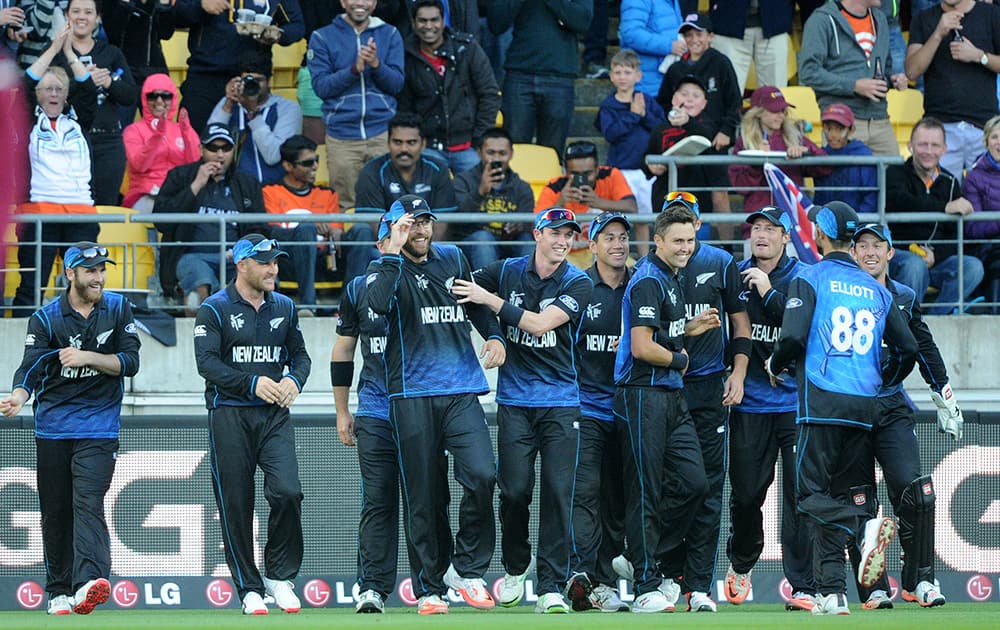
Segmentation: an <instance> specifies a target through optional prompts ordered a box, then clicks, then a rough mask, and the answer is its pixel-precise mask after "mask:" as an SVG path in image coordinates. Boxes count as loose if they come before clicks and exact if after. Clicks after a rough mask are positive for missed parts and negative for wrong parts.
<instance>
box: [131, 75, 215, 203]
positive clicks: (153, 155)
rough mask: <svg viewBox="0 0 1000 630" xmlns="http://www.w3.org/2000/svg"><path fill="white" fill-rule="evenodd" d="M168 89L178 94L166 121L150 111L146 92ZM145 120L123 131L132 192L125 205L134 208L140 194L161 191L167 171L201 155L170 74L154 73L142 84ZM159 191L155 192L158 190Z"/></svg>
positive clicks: (196, 137)
mask: <svg viewBox="0 0 1000 630" xmlns="http://www.w3.org/2000/svg"><path fill="white" fill-rule="evenodd" d="M163 91H168V92H170V93H172V94H173V95H174V98H173V100H172V101H171V103H170V113H169V114H168V115H167V118H166V120H157V121H155V122H156V124H155V125H154V120H153V115H152V114H151V113H150V112H149V103H148V102H147V98H146V95H147V94H149V93H150V92H163ZM140 98H141V99H142V120H137V121H135V122H134V123H132V124H131V125H129V126H128V127H126V128H125V131H124V132H122V137H123V139H124V140H125V156H126V157H127V158H128V192H127V193H126V194H125V199H124V200H123V201H122V205H124V206H125V207H126V208H131V207H132V204H134V203H135V202H136V201H137V200H138V199H139V198H140V197H142V196H143V195H145V194H149V193H152V192H153V191H158V190H159V187H160V185H162V184H163V180H164V179H166V177H167V172H168V171H169V170H170V169H172V168H173V167H175V166H180V165H181V164H189V163H191V162H194V161H196V160H197V159H198V158H199V157H200V156H201V151H200V150H199V144H200V140H199V139H198V134H197V133H195V131H194V129H193V128H192V127H191V124H190V123H189V122H188V119H187V112H186V111H185V112H182V113H181V115H180V116H178V115H177V107H178V101H179V100H180V97H179V95H178V93H177V86H175V85H174V82H173V80H172V79H171V78H170V76H169V75H166V74H154V75H151V76H150V77H149V78H147V79H146V81H145V82H144V83H143V84H142V94H141V95H140ZM154 194H155V193H154Z"/></svg>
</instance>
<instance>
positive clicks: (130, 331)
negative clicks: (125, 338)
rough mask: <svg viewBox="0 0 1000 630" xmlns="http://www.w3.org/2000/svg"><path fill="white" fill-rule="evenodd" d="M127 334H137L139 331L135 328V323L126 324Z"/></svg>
mask: <svg viewBox="0 0 1000 630" xmlns="http://www.w3.org/2000/svg"><path fill="white" fill-rule="evenodd" d="M125 332H126V333H128V334H130V335H134V334H136V332H137V329H136V327H135V322H129V323H127V324H125Z"/></svg>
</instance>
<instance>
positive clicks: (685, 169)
mask: <svg viewBox="0 0 1000 630" xmlns="http://www.w3.org/2000/svg"><path fill="white" fill-rule="evenodd" d="M707 105H708V90H707V89H706V88H705V84H704V83H703V82H702V80H701V79H700V78H698V77H696V76H695V75H693V74H689V75H687V76H685V77H682V78H681V79H680V80H679V81H678V82H677V87H676V89H675V90H674V95H673V98H672V99H671V101H670V106H671V109H670V113H669V115H668V117H667V122H666V123H664V124H662V125H660V126H659V127H657V128H656V129H654V130H653V132H652V133H651V134H650V136H649V144H648V145H647V147H646V153H647V154H660V153H663V152H664V151H666V150H667V149H669V148H671V147H672V146H674V145H675V144H677V143H678V142H680V141H681V140H683V139H684V138H687V137H689V136H703V137H705V138H708V137H709V134H710V133H711V128H710V127H709V126H708V125H707V124H706V123H705V121H704V119H703V118H702V114H704V112H705V107H706V106H707ZM643 170H645V171H646V172H647V173H649V174H650V175H655V176H656V180H655V181H654V182H653V193H652V197H651V198H650V203H651V204H652V207H653V208H654V209H655V212H659V211H660V209H661V207H662V205H663V198H664V197H665V196H666V194H667V193H668V192H670V189H669V187H668V180H669V176H668V173H667V167H666V165H664V164H645V163H643ZM710 173H711V169H710V168H709V167H706V166H705V165H688V166H682V167H680V168H678V170H677V186H678V188H681V189H684V190H688V189H692V188H695V189H696V188H701V187H705V186H712V185H714V184H713V181H712V179H711V178H710ZM707 192H708V191H705V190H699V191H697V192H696V193H695V194H696V195H697V196H698V198H699V199H698V205H699V206H703V207H706V208H707V207H708V206H707V205H706V204H703V203H702V202H703V201H704V199H703V197H704V196H707ZM728 211H729V210H728V206H727V209H726V210H725V212H728ZM704 228H705V230H706V231H705V232H704V233H702V234H700V235H699V236H700V237H703V238H707V237H708V224H707V223H706V224H704ZM640 253H643V252H642V251H641V250H640Z"/></svg>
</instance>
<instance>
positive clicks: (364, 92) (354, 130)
mask: <svg viewBox="0 0 1000 630" xmlns="http://www.w3.org/2000/svg"><path fill="white" fill-rule="evenodd" d="M341 3H342V4H343V5H344V8H345V10H346V11H345V13H344V14H343V15H338V16H337V17H336V18H334V20H333V22H331V23H330V24H328V25H327V26H324V27H323V28H321V29H318V30H316V31H314V32H313V34H312V36H311V37H310V38H309V52H308V53H307V56H308V59H309V73H310V75H311V76H312V87H313V91H314V92H315V93H316V96H318V97H319V98H321V99H323V116H324V117H325V118H326V155H327V168H328V169H329V171H330V186H331V187H333V189H334V190H336V191H337V192H338V193H339V195H340V207H341V208H342V209H344V210H346V209H348V208H353V207H354V185H355V183H356V181H357V179H358V174H359V173H360V172H361V169H362V167H364V165H365V163H366V162H367V161H368V160H371V159H374V158H376V157H378V156H380V155H382V154H383V153H384V152H385V145H386V143H387V141H388V138H389V136H388V130H389V120H390V119H391V118H392V117H393V116H395V115H396V95H397V94H399V91H400V90H401V89H403V76H404V75H403V39H402V37H400V35H399V31H398V30H396V28H395V27H394V26H392V25H390V24H386V23H385V22H383V21H382V20H381V19H380V18H377V17H373V16H372V11H373V10H374V9H375V4H376V2H375V0H341Z"/></svg>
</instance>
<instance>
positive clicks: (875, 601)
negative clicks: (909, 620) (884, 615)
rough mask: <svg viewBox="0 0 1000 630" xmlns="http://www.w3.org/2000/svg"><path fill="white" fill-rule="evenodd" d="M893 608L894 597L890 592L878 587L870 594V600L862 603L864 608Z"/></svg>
mask: <svg viewBox="0 0 1000 630" xmlns="http://www.w3.org/2000/svg"><path fill="white" fill-rule="evenodd" d="M889 608H892V598H890V597H889V594H888V593H886V592H885V591H883V590H882V589H878V590H875V591H872V592H871V593H870V594H869V595H868V600H867V601H866V602H865V603H863V604H861V609H862V610H887V609H889Z"/></svg>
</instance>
